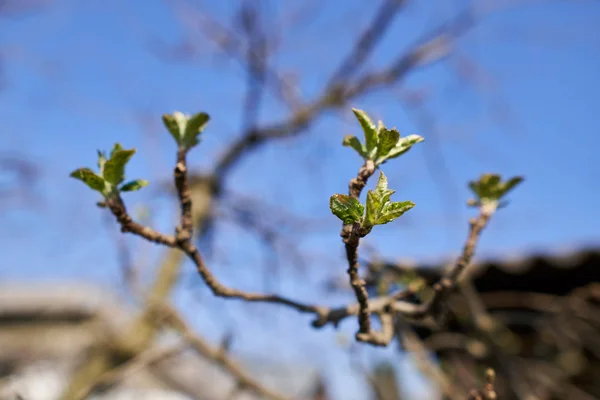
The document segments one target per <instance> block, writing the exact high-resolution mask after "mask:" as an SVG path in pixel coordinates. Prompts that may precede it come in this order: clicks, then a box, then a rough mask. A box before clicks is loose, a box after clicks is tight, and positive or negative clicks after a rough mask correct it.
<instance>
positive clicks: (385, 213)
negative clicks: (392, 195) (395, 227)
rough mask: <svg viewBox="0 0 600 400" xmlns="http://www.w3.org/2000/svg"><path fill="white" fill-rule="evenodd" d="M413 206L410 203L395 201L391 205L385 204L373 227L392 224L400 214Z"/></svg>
mask: <svg viewBox="0 0 600 400" xmlns="http://www.w3.org/2000/svg"><path fill="white" fill-rule="evenodd" d="M414 206H415V203H413V202H412V201H395V202H393V203H390V202H388V203H386V204H385V205H384V206H383V209H382V210H381V214H380V215H379V216H378V218H377V220H375V225H382V224H387V223H388V222H392V221H393V220H395V219H396V218H398V217H400V216H401V215H402V214H404V213H405V212H407V211H408V210H410V209H411V208H413V207H414Z"/></svg>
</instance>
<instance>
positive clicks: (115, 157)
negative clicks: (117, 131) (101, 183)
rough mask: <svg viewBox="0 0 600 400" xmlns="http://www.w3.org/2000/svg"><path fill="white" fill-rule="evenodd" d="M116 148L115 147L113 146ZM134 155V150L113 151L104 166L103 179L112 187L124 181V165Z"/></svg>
mask: <svg viewBox="0 0 600 400" xmlns="http://www.w3.org/2000/svg"><path fill="white" fill-rule="evenodd" d="M115 147H116V146H115ZM134 154H135V149H131V150H118V149H117V150H114V149H113V152H112V154H111V157H110V159H109V160H108V161H107V162H106V164H104V171H103V174H102V175H103V176H104V179H105V180H106V181H107V182H108V183H111V184H113V185H118V184H119V183H121V182H123V180H124V179H125V165H126V164H127V162H129V160H130V159H131V157H132V156H133V155H134Z"/></svg>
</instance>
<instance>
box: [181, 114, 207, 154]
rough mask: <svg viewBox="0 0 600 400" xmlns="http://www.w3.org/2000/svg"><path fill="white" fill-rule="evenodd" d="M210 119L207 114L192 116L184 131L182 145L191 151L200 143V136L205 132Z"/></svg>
mask: <svg viewBox="0 0 600 400" xmlns="http://www.w3.org/2000/svg"><path fill="white" fill-rule="evenodd" d="M209 119H210V117H209V115H208V114H207V113H204V112H201V113H197V114H194V115H192V116H191V117H190V118H189V119H188V120H187V121H186V125H185V129H184V131H183V132H184V134H183V139H182V144H183V145H184V146H185V147H186V148H188V149H190V148H192V147H194V146H195V145H197V144H198V143H199V142H200V141H199V140H198V136H199V135H200V134H201V133H202V131H203V130H204V127H205V126H206V124H207V123H208V120H209Z"/></svg>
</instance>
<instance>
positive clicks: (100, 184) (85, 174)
mask: <svg viewBox="0 0 600 400" xmlns="http://www.w3.org/2000/svg"><path fill="white" fill-rule="evenodd" d="M70 176H71V177H72V178H75V179H79V180H80V181H82V182H83V183H85V184H86V185H88V186H89V187H90V188H92V189H94V190H96V191H98V192H100V193H102V194H105V193H106V191H105V186H106V184H105V182H104V179H103V178H102V177H101V176H99V175H96V173H95V172H94V171H92V170H91V169H89V168H79V169H76V170H75V171H73V172H71V175H70Z"/></svg>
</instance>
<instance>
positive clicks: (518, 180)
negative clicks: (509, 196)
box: [501, 176, 524, 196]
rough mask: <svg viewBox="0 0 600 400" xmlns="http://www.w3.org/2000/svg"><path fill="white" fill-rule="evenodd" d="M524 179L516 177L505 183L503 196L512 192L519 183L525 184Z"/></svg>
mask: <svg viewBox="0 0 600 400" xmlns="http://www.w3.org/2000/svg"><path fill="white" fill-rule="evenodd" d="M523 180H524V178H523V177H522V176H515V177H513V178H511V179H509V180H508V181H506V182H504V187H503V188H502V195H501V196H504V195H505V194H506V193H508V192H510V191H511V190H512V189H513V188H514V187H515V186H517V185H518V184H519V183H521V182H523Z"/></svg>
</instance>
